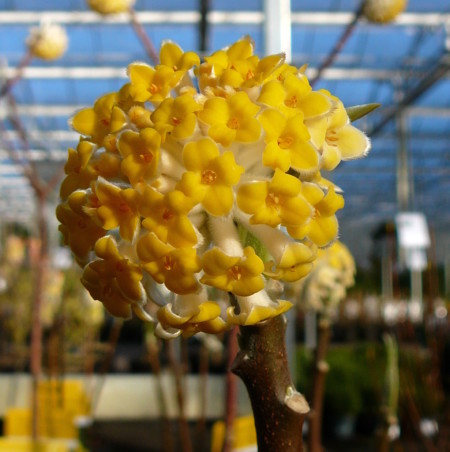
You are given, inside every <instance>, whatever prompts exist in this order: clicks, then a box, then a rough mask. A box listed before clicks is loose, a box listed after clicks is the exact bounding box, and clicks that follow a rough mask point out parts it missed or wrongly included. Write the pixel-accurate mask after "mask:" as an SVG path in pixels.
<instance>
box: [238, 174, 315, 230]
mask: <svg viewBox="0 0 450 452" xmlns="http://www.w3.org/2000/svg"><path fill="white" fill-rule="evenodd" d="M237 205H238V206H239V208H240V209H241V210H242V211H243V212H245V213H248V214H250V215H251V217H250V224H267V225H269V226H272V227H276V226H278V225H279V224H282V225H283V226H289V225H291V226H292V225H295V226H301V225H303V224H304V223H305V222H306V221H307V220H308V218H309V217H310V216H311V213H312V208H311V206H310V204H309V203H308V202H307V201H306V200H305V198H304V197H303V195H302V183H301V182H300V181H299V180H298V179H297V178H296V177H294V176H291V175H289V174H286V173H283V172H282V171H280V170H279V169H276V170H275V174H274V176H273V177H272V180H271V181H260V182H250V183H246V184H242V185H241V186H240V187H239V190H238V193H237Z"/></svg>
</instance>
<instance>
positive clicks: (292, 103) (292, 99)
mask: <svg viewBox="0 0 450 452" xmlns="http://www.w3.org/2000/svg"><path fill="white" fill-rule="evenodd" d="M297 102H298V100H297V96H295V95H294V96H291V97H289V98H288V99H286V100H285V101H284V103H285V104H286V106H287V107H291V108H295V107H297Z"/></svg>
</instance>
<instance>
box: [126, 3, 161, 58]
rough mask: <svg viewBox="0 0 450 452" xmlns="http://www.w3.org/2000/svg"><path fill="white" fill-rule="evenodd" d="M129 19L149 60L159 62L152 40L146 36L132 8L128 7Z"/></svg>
mask: <svg viewBox="0 0 450 452" xmlns="http://www.w3.org/2000/svg"><path fill="white" fill-rule="evenodd" d="M128 12H129V14H130V19H131V25H132V26H133V29H134V31H135V32H136V34H137V36H138V37H139V39H140V40H141V42H142V45H143V46H144V49H145V51H146V52H147V55H148V57H149V58H150V60H152V62H153V64H158V63H159V56H158V52H157V51H156V49H155V46H154V45H153V42H152V41H151V39H150V38H149V37H148V35H147V33H146V32H145V29H144V27H143V26H142V24H141V23H140V22H139V19H138V15H137V14H136V11H135V10H134V9H133V8H130V9H129V11H128Z"/></svg>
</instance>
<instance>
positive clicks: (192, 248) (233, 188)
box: [57, 38, 369, 337]
mask: <svg viewBox="0 0 450 452" xmlns="http://www.w3.org/2000/svg"><path fill="white" fill-rule="evenodd" d="M128 76H129V83H126V84H125V85H124V86H123V87H122V88H121V89H120V90H119V91H118V92H113V93H109V94H105V95H104V96H102V97H100V98H99V99H98V100H97V101H96V102H95V104H94V106H93V107H90V108H85V109H82V110H81V111H79V112H77V113H76V114H75V115H74V117H73V119H72V127H73V128H74V129H75V130H76V131H78V132H79V133H80V134H81V137H80V141H79V143H78V145H77V147H76V148H74V149H69V154H68V160H67V163H66V166H65V173H66V177H65V179H64V181H63V182H62V185H61V190H60V196H61V203H60V204H59V206H58V208H57V217H58V219H59V221H60V223H61V225H60V230H61V232H62V234H63V236H64V239H65V242H66V244H67V245H68V246H70V248H71V249H72V251H73V254H74V255H75V257H76V259H77V262H78V263H79V264H80V265H81V266H83V267H84V270H83V275H82V283H83V284H84V285H85V287H86V288H87V289H88V290H89V292H90V293H91V295H92V296H93V297H94V298H95V299H97V300H100V301H102V302H103V303H104V305H105V307H106V308H107V309H108V311H109V312H111V313H112V314H114V315H117V316H121V317H124V318H126V317H129V316H130V315H131V311H132V310H133V311H134V312H135V313H136V314H137V315H138V316H140V317H141V318H143V319H145V320H148V321H155V322H157V323H158V325H157V328H156V331H157V333H158V334H159V335H160V336H162V337H175V336H177V335H178V334H181V333H183V334H185V335H190V334H194V333H196V332H198V331H202V332H207V333H218V332H221V331H224V330H225V329H227V328H229V327H230V326H231V325H234V324H240V325H249V324H254V323H257V322H260V321H262V320H264V319H267V318H270V317H273V316H275V315H278V314H280V313H282V312H284V311H286V310H287V309H289V307H290V306H291V303H289V302H288V301H284V300H278V299H276V296H275V297H274V294H273V290H270V287H269V286H270V285H271V284H272V281H273V280H280V281H281V282H283V281H288V282H292V281H296V280H298V279H300V278H302V277H304V276H305V275H307V274H308V273H309V271H310V269H311V267H312V262H313V261H314V259H315V256H316V253H317V248H318V247H326V246H328V245H329V244H330V243H332V242H333V241H334V240H335V239H336V236H337V233H338V222H337V220H336V216H335V213H336V211H337V210H339V209H341V208H342V207H343V205H344V199H343V196H342V194H341V193H339V190H338V189H337V188H336V187H335V186H334V185H333V183H332V182H330V181H328V180H326V179H324V178H323V177H322V176H321V173H320V171H321V169H325V170H332V169H334V168H335V167H336V166H337V165H338V164H339V162H340V161H341V160H346V159H353V158H358V157H362V156H364V155H365V154H366V153H367V152H368V149H369V140H368V138H367V137H366V136H365V135H364V134H363V133H362V132H360V131H359V130H358V129H356V128H355V127H354V126H352V125H351V124H350V120H349V117H348V115H347V113H346V110H345V108H344V106H343V104H342V102H341V101H340V100H339V99H337V98H336V97H334V96H333V95H331V94H330V93H329V92H327V91H324V90H320V91H313V90H312V89H311V86H310V84H309V82H308V79H307V77H306V76H305V74H304V71H303V70H302V69H297V68H296V67H293V66H291V65H289V64H287V63H285V61H284V55H283V54H279V55H271V56H268V57H265V58H259V57H258V56H256V55H254V52H253V43H252V41H251V40H250V39H248V38H243V39H241V40H239V41H237V42H236V43H234V44H233V45H231V46H230V47H228V48H226V49H224V50H220V51H217V52H215V53H213V54H212V55H210V56H208V57H206V58H205V60H204V61H203V62H200V58H199V56H198V55H197V54H195V53H194V52H184V51H183V50H182V49H181V48H180V47H179V46H178V45H176V44H174V43H173V42H165V43H164V44H163V45H162V47H161V51H160V63H159V64H158V65H156V66H155V67H152V66H149V65H148V64H145V63H142V62H136V63H132V64H130V65H129V67H128ZM272 285H273V284H272ZM279 285H280V284H279ZM230 294H231V296H230ZM149 301H150V303H148V302H149ZM144 306H146V309H144Z"/></svg>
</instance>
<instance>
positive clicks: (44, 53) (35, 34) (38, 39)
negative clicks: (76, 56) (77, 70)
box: [27, 22, 68, 60]
mask: <svg viewBox="0 0 450 452" xmlns="http://www.w3.org/2000/svg"><path fill="white" fill-rule="evenodd" d="M67 45H68V38H67V34H66V30H65V29H64V28H63V27H61V26H60V25H57V24H52V23H49V22H43V23H42V24H41V25H40V26H39V27H32V28H31V29H30V34H29V36H28V38H27V46H28V49H29V51H30V53H31V54H32V55H33V56H34V57H36V58H41V59H43V60H56V59H58V58H60V57H61V56H62V55H63V54H64V52H65V51H66V50H67Z"/></svg>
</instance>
